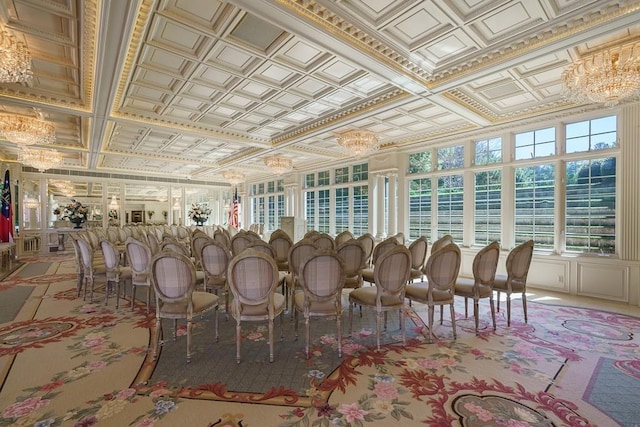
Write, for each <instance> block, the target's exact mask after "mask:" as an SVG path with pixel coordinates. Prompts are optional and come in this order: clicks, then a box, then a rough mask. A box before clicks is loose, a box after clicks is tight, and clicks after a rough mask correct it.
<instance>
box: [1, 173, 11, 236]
mask: <svg viewBox="0 0 640 427" xmlns="http://www.w3.org/2000/svg"><path fill="white" fill-rule="evenodd" d="M0 240H2V241H3V242H10V243H13V208H12V206H11V180H10V179H9V169H7V171H6V172H5V173H4V186H3V187H2V214H0Z"/></svg>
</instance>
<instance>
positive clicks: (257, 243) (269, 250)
mask: <svg viewBox="0 0 640 427" xmlns="http://www.w3.org/2000/svg"><path fill="white" fill-rule="evenodd" d="M247 249H255V250H257V251H260V252H262V253H264V254H266V255H269V256H270V257H271V258H273V260H274V261H275V260H276V250H275V248H274V247H273V246H271V245H270V244H269V243H267V242H265V241H264V240H260V239H255V240H253V241H252V242H251V243H249V244H248V245H247V246H246V247H245V249H244V250H245V251H246V250H247ZM276 265H277V261H276ZM282 277H283V278H284V274H283V275H282Z"/></svg>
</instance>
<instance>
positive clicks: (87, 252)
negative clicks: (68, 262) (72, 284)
mask: <svg viewBox="0 0 640 427" xmlns="http://www.w3.org/2000/svg"><path fill="white" fill-rule="evenodd" d="M76 244H77V245H78V249H79V250H80V259H81V261H82V276H83V284H82V287H83V289H84V291H83V294H82V299H83V300H84V299H86V297H87V288H89V289H90V291H89V292H90V294H89V301H90V302H93V287H94V283H95V280H96V278H98V277H103V278H105V279H106V269H105V266H104V264H98V263H94V256H93V249H92V248H91V243H89V242H88V241H87V240H86V239H84V238H82V237H79V238H78V239H77V240H76Z"/></svg>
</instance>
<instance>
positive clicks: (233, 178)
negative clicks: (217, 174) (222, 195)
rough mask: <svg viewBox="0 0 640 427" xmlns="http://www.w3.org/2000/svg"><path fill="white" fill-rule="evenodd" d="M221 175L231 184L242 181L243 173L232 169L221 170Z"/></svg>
mask: <svg viewBox="0 0 640 427" xmlns="http://www.w3.org/2000/svg"><path fill="white" fill-rule="evenodd" d="M222 176H223V177H224V179H226V180H227V182H228V183H229V184H231V185H238V184H240V183H241V182H243V181H244V174H243V173H240V172H236V171H233V170H228V171H222Z"/></svg>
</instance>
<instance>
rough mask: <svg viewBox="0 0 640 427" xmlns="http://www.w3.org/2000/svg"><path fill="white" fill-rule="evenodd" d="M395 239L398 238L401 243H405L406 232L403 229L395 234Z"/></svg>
mask: <svg viewBox="0 0 640 427" xmlns="http://www.w3.org/2000/svg"><path fill="white" fill-rule="evenodd" d="M390 237H393V238H394V239H396V240H397V241H398V243H400V244H401V245H404V242H405V237H404V233H403V232H402V231H399V232H398V233H396V234H394V235H393V236H390Z"/></svg>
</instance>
